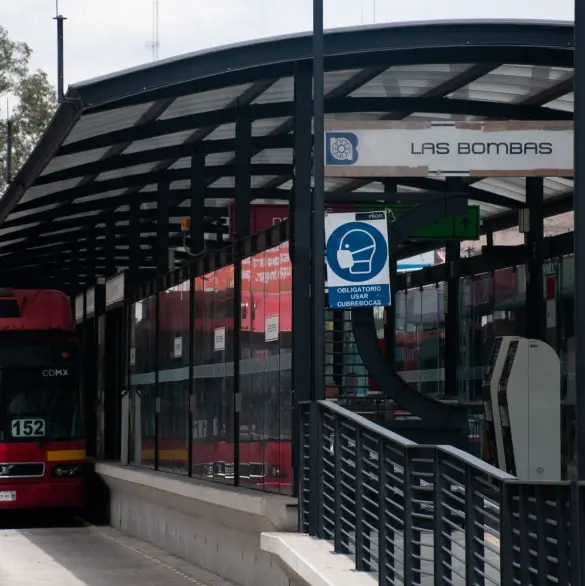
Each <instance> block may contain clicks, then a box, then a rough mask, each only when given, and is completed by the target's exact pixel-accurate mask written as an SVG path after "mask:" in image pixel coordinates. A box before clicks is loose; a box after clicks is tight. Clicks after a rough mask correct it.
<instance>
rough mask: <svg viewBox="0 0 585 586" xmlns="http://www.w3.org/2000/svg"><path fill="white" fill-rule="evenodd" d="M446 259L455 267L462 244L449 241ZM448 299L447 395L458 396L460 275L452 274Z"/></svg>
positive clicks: (446, 248) (449, 280)
mask: <svg viewBox="0 0 585 586" xmlns="http://www.w3.org/2000/svg"><path fill="white" fill-rule="evenodd" d="M445 253H446V254H445V261H446V262H447V264H448V265H449V267H450V268H451V270H452V268H453V266H454V265H453V264H451V263H456V262H457V261H458V260H459V258H460V256H461V244H460V242H459V241H458V240H457V241H455V242H447V243H446V247H445ZM446 284H447V301H446V304H445V310H446V315H445V391H444V392H445V395H446V396H448V397H457V396H458V394H459V389H458V384H457V370H458V368H459V349H460V340H459V277H457V276H453V275H452V274H451V276H450V277H449V279H448V280H447V283H446ZM421 295H422V293H421Z"/></svg>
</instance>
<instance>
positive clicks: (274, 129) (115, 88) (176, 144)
mask: <svg viewBox="0 0 585 586" xmlns="http://www.w3.org/2000/svg"><path fill="white" fill-rule="evenodd" d="M311 52H312V38H311V35H310V34H302V35H294V36H287V37H280V38H274V39H266V40H260V41H256V42H252V43H245V44H238V45H232V46H227V47H220V48H216V49H213V50H207V51H201V52H197V53H193V54H189V55H185V56H181V57H176V58H173V59H167V60H164V61H159V62H156V63H153V64H149V65H146V66H143V67H138V68H134V69H130V70H127V71H122V72H120V73H116V74H113V75H110V76H106V77H101V78H97V79H93V80H90V81H87V82H84V83H79V84H75V85H73V86H71V87H70V88H69V91H68V93H67V98H68V102H67V103H65V104H62V105H60V106H59V109H58V111H57V113H56V114H55V116H54V118H53V120H52V122H51V124H50V125H49V128H48V129H47V131H46V133H45V135H44V136H43V138H42V140H41V141H40V142H39V144H38V145H37V147H36V149H35V150H34V152H33V153H32V155H31V156H30V158H29V159H28V161H27V162H26V163H25V165H24V166H23V168H22V169H21V170H20V172H19V173H18V175H17V176H16V178H15V180H14V182H13V183H12V185H10V187H9V188H8V190H7V192H6V194H5V196H4V198H3V199H2V200H0V267H2V268H3V271H11V270H14V271H17V272H19V271H23V270H24V271H27V272H28V273H30V271H31V267H37V266H42V265H43V264H45V263H46V262H47V259H51V258H53V259H54V258H55V257H56V256H57V257H58V255H59V254H60V253H62V252H63V251H67V250H69V249H70V248H71V243H72V242H73V241H79V242H80V243H81V249H82V250H83V242H84V239H85V238H86V237H87V234H88V233H89V232H91V233H92V234H94V236H95V238H97V240H96V241H95V242H96V246H97V247H98V248H99V247H100V246H101V245H102V244H103V235H104V233H105V226H106V220H107V219H108V221H111V222H113V223H114V225H115V230H116V233H117V235H118V236H119V237H118V238H117V240H116V242H117V245H116V246H117V253H116V254H117V256H118V257H119V259H118V260H117V261H116V264H117V266H118V267H124V266H127V259H126V256H127V252H126V255H125V254H124V249H127V248H128V243H127V241H126V239H125V238H126V235H127V231H128V210H129V207H128V204H129V203H130V202H131V201H133V199H134V198H136V197H139V198H140V201H141V203H142V204H143V205H142V220H143V224H142V225H141V227H142V239H143V240H142V241H141V246H142V247H143V248H144V250H145V257H144V261H143V263H142V266H144V267H148V266H151V265H152V261H149V260H148V257H149V254H148V252H147V251H148V249H149V247H151V246H153V236H154V233H155V224H154V218H155V215H154V214H155V212H154V208H156V200H157V181H158V180H159V179H160V178H161V176H162V175H164V176H166V177H169V178H170V180H171V181H172V183H171V192H170V208H171V222H173V223H174V224H176V225H177V226H178V222H179V219H180V218H181V217H182V216H184V215H187V210H182V209H181V208H183V207H184V206H185V205H187V204H188V197H189V191H188V190H189V187H190V174H191V170H190V160H191V155H192V152H193V149H194V144H196V143H203V148H204V150H205V153H206V185H207V188H206V192H205V197H206V217H207V219H208V224H209V226H208V228H207V229H208V230H209V234H208V235H207V238H208V239H209V240H210V241H211V242H213V241H214V240H215V238H216V237H218V236H217V233H218V232H220V231H221V229H219V228H216V227H215V226H214V225H213V224H214V222H215V223H217V222H219V221H223V220H222V218H224V217H225V216H226V215H227V212H226V209H227V208H226V206H227V204H228V203H229V202H230V201H231V200H232V198H233V189H234V172H235V165H234V151H235V123H236V119H237V117H238V116H239V115H242V113H244V114H245V115H247V116H250V117H251V118H252V119H253V121H254V122H253V125H252V135H253V138H252V141H253V147H254V153H255V154H254V157H253V159H252V167H251V172H252V188H253V189H252V197H253V198H255V200H256V201H275V200H276V201H281V200H287V199H288V194H289V192H290V188H291V186H292V174H293V137H292V115H293V99H294V75H295V73H296V72H299V71H307V70H309V71H310V68H311ZM572 67H573V26H572V23H563V22H529V21H521V22H519V21H469V22H459V21H450V22H433V23H412V24H396V25H379V26H374V27H360V28H355V29H343V30H333V31H329V32H327V33H326V35H325V70H326V75H325V92H326V103H325V110H326V118H329V119H331V118H333V119H343V118H352V119H355V118H362V119H386V120H388V119H389V120H402V119H418V120H420V119H433V120H436V119H450V120H466V119H487V118H497V119H524V120H526V119H541V120H542V119H544V120H564V119H572V116H573V94H572V90H573V69H572ZM396 181H397V183H398V191H399V194H400V193H402V192H408V193H413V192H424V191H427V190H432V191H443V190H446V189H447V186H446V184H445V183H444V181H442V180H440V179H425V178H413V179H407V178H400V179H397V180H396ZM468 189H469V192H470V198H471V199H472V203H478V204H479V205H480V206H481V213H482V218H483V220H484V230H486V231H490V230H493V229H496V230H497V229H503V228H506V227H509V226H511V225H514V224H515V220H516V213H515V211H514V210H516V209H519V208H521V207H523V205H524V202H525V193H524V181H523V180H522V179H520V178H518V179H515V178H498V179H483V180H479V181H478V180H474V181H469V185H468ZM572 189H573V184H572V181H570V180H567V179H562V178H547V179H546V180H545V197H546V199H547V200H548V201H547V209H548V211H549V212H550V213H559V212H561V211H566V210H568V209H570V208H571V196H572ZM326 191H327V192H328V196H327V197H328V198H330V199H336V198H337V199H339V198H342V197H346V198H347V197H351V198H358V197H359V196H358V195H345V196H344V195H343V194H351V193H352V192H360V191H367V192H380V193H382V191H383V187H382V184H381V183H379V182H377V181H364V180H359V181H357V180H348V179H327V180H326ZM404 197H405V198H407V197H409V196H407V195H406V193H405V195H404ZM410 197H411V196H410ZM224 231H225V229H224ZM100 242H102V244H100ZM82 257H83V254H82ZM125 259H126V260H125ZM100 271H101V269H100V268H98V270H97V273H98V274H100ZM82 280H83V279H82Z"/></svg>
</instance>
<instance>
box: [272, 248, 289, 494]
mask: <svg viewBox="0 0 585 586" xmlns="http://www.w3.org/2000/svg"><path fill="white" fill-rule="evenodd" d="M279 290H280V299H279V302H280V308H279V313H280V317H279V322H278V323H279V329H280V334H279V342H280V364H279V367H280V462H279V467H278V471H276V470H273V469H269V470H268V474H269V476H270V477H271V478H272V480H273V482H274V481H275V480H276V479H277V478H278V487H279V490H280V492H283V493H287V494H290V493H291V492H292V479H293V475H292V265H291V261H290V257H289V250H288V242H285V243H283V244H281V245H280V284H279Z"/></svg>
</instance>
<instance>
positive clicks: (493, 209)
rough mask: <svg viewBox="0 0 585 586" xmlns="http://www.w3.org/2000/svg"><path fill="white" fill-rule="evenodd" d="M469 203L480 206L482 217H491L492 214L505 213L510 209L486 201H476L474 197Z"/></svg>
mask: <svg viewBox="0 0 585 586" xmlns="http://www.w3.org/2000/svg"><path fill="white" fill-rule="evenodd" d="M469 205H475V206H479V216H480V218H482V219H483V218H489V217H491V216H497V215H499V214H504V213H506V212H509V211H510V210H509V209H508V208H504V207H501V206H495V205H492V204H490V203H484V202H483V201H476V200H474V199H470V200H469Z"/></svg>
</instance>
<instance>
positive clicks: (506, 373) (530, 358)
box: [483, 336, 561, 480]
mask: <svg viewBox="0 0 585 586" xmlns="http://www.w3.org/2000/svg"><path fill="white" fill-rule="evenodd" d="M483 402H484V409H485V425H486V438H487V441H488V446H489V452H490V459H491V460H492V462H491V463H493V464H495V465H497V466H498V467H499V468H501V469H502V470H504V471H506V472H508V473H510V474H513V475H515V476H518V478H520V479H521V480H560V478H561V368H560V361H559V357H558V356H557V354H556V352H555V351H554V350H553V349H552V348H551V347H550V346H549V345H548V344H546V343H545V342H541V341H539V340H528V339H526V338H521V337H518V336H502V337H499V338H496V339H495V340H494V345H493V348H492V354H491V356H490V361H489V365H488V372H487V373H486V376H485V377H484V381H483Z"/></svg>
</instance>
